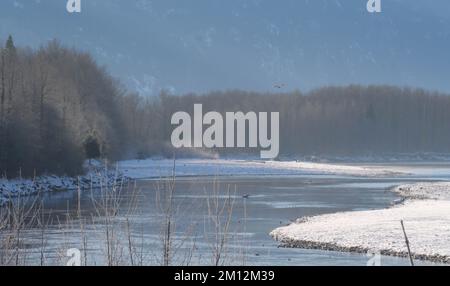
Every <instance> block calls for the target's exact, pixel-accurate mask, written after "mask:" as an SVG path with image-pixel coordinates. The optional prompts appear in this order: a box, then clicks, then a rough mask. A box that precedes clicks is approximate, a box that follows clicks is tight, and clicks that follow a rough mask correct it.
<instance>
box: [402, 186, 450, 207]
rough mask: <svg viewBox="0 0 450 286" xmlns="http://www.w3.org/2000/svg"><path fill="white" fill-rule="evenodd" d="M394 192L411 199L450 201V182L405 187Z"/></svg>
mask: <svg viewBox="0 0 450 286" xmlns="http://www.w3.org/2000/svg"><path fill="white" fill-rule="evenodd" d="M394 192H396V193H398V194H399V195H401V196H402V197H404V198H409V199H433V200H450V182H436V183H417V184H411V185H403V186H399V187H396V188H395V189H394ZM449 212H450V209H449Z"/></svg>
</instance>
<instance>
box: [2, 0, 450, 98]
mask: <svg viewBox="0 0 450 286" xmlns="http://www.w3.org/2000/svg"><path fill="white" fill-rule="evenodd" d="M366 2H367V1H366V0H152V1H150V0H82V5H83V12H82V13H81V14H79V15H75V14H68V13H67V12H66V10H65V5H66V1H65V0H2V1H1V2H0V38H1V39H5V38H6V37H7V35H8V34H13V36H14V38H15V40H16V42H17V43H19V44H20V45H29V46H33V47H36V46H39V45H40V44H42V43H45V42H46V41H48V40H50V39H52V38H57V39H60V40H61V42H62V43H64V44H65V45H68V46H74V47H77V48H79V49H82V50H87V51H90V52H91V53H92V54H93V55H94V57H95V58H96V59H97V60H98V62H99V63H101V64H104V65H106V66H107V67H108V69H109V70H110V71H111V73H112V74H113V75H114V76H117V77H119V78H120V79H121V80H122V81H123V82H124V83H125V84H126V85H127V86H128V87H130V88H131V89H137V90H139V91H141V92H142V93H144V94H148V95H153V94H157V93H158V92H159V90H160V89H161V88H167V89H171V90H173V91H174V92H176V93H186V92H190V91H194V92H204V91H209V90H218V89H231V88H239V89H245V90H257V91H274V88H273V85H274V84H286V87H285V90H286V91H287V90H294V89H300V90H309V89H311V88H315V87H320V86H323V85H346V84H351V83H355V84H393V85H399V86H412V87H423V88H426V89H431V90H439V91H443V92H449V93H450V80H448V76H449V75H450V56H449V53H450V1H448V0H433V1H426V0H382V4H383V12H382V13H381V14H369V13H368V12H367V11H366Z"/></svg>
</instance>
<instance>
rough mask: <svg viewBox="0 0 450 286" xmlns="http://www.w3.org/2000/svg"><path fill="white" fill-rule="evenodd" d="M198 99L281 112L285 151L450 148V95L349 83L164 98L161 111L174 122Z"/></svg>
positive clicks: (222, 106) (211, 106)
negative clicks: (274, 91) (305, 91)
mask: <svg viewBox="0 0 450 286" xmlns="http://www.w3.org/2000/svg"><path fill="white" fill-rule="evenodd" d="M195 103H203V109H204V112H207V111H209V110H214V111H219V112H222V113H223V114H224V113H225V112H227V111H243V112H248V111H256V112H260V111H267V112H280V155H330V156H333V155H345V156H352V155H357V156H360V155H376V154H386V153H403V154H404V153H418V152H439V153H449V152H450V96H448V95H443V94H437V93H431V92H426V91H424V90H420V89H409V88H396V87H391V86H369V87H362V86H348V87H327V88H321V89H317V90H315V91H312V92H310V93H308V94H301V93H300V92H293V93H286V94H260V93H248V92H242V91H229V92H214V93H209V94H207V95H202V96H198V95H187V96H182V97H177V96H163V97H162V98H161V110H163V111H164V112H165V115H164V118H168V119H167V120H169V118H170V114H172V113H173V112H175V111H178V110H183V111H187V112H190V113H192V109H193V104H195ZM163 130H165V128H164V129H163ZM165 136H166V137H165V138H170V137H167V136H169V134H165Z"/></svg>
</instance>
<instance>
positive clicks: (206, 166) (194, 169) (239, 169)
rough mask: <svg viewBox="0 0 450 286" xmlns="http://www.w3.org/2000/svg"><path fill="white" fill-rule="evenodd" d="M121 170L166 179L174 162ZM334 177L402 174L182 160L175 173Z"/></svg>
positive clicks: (304, 164)
mask: <svg viewBox="0 0 450 286" xmlns="http://www.w3.org/2000/svg"><path fill="white" fill-rule="evenodd" d="M119 169H120V170H121V172H123V173H124V174H125V175H126V176H127V177H130V178H134V179H146V178H158V177H166V176H170V175H171V174H172V170H173V169H174V162H173V160H170V159H162V160H156V159H148V160H140V161H138V160H133V161H123V162H120V163H119ZM311 173H315V174H335V175H349V176H387V175H393V174H399V173H400V172H398V171H396V170H394V169H386V168H381V167H364V166H350V165H336V164H322V163H311V162H297V161H262V160H231V159H179V160H176V162H175V174H176V176H178V177H182V176H234V175H301V174H311Z"/></svg>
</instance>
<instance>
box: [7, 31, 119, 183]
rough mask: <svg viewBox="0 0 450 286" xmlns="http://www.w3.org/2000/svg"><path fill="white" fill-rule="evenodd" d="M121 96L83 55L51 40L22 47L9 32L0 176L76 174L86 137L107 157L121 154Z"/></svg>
mask: <svg viewBox="0 0 450 286" xmlns="http://www.w3.org/2000/svg"><path fill="white" fill-rule="evenodd" d="M123 96H124V95H123V93H122V91H121V89H120V88H119V87H118V86H117V85H116V84H115V83H114V80H113V79H112V78H111V77H110V76H109V75H108V74H107V73H106V72H105V70H103V69H101V68H99V67H98V66H97V64H96V63H95V62H94V60H93V59H92V58H91V57H90V56H89V55H88V54H86V53H80V52H77V51H75V50H70V49H66V48H63V47H61V46H60V45H59V44H58V42H56V41H53V42H50V43H49V44H47V45H46V46H44V47H41V48H40V49H38V50H31V49H20V48H17V47H15V45H14V42H13V39H12V38H11V37H9V39H8V40H7V42H6V45H5V46H4V47H3V48H2V49H1V57H0V170H1V173H2V175H3V176H4V175H8V176H17V175H20V174H22V175H24V176H31V175H33V174H35V173H36V174H39V173H43V172H45V171H49V172H52V173H57V174H76V173H79V172H80V171H81V166H82V162H83V161H84V158H85V150H84V144H85V142H89V141H92V140H91V139H92V138H95V141H96V142H97V143H98V148H99V149H101V150H99V151H101V153H102V154H103V155H104V156H105V157H108V158H111V159H114V158H119V157H120V156H121V152H122V150H123V149H124V148H125V147H126V140H125V139H126V138H125V136H126V129H125V126H124V120H123V119H122V113H121V112H122V111H121V109H120V101H121V99H122V98H123Z"/></svg>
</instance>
